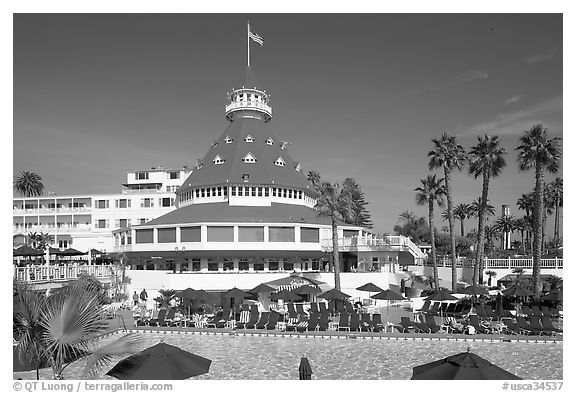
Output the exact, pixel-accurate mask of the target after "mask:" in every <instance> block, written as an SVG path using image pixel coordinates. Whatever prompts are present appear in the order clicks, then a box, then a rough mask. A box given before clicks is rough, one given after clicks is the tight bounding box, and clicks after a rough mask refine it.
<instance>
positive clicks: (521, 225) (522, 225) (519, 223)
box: [514, 218, 526, 255]
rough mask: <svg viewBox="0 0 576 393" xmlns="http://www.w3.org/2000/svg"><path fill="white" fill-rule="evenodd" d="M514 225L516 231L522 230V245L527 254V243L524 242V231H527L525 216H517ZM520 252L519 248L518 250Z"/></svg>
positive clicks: (524, 252)
mask: <svg viewBox="0 0 576 393" xmlns="http://www.w3.org/2000/svg"><path fill="white" fill-rule="evenodd" d="M514 227H515V228H516V231H519V232H520V239H521V244H520V245H521V247H522V254H524V255H526V243H525V242H524V232H525V231H526V222H525V221H524V218H516V219H515V220H514ZM516 252H518V250H516Z"/></svg>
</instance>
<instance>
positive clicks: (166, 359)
mask: <svg viewBox="0 0 576 393" xmlns="http://www.w3.org/2000/svg"><path fill="white" fill-rule="evenodd" d="M211 363H212V360H210V359H206V358H203V357H202V356H198V355H195V354H193V353H190V352H187V351H184V350H182V349H180V348H178V347H175V346H173V345H170V344H166V343H163V342H161V343H158V344H156V345H154V346H152V347H150V348H147V349H145V350H143V351H142V352H139V353H137V354H135V355H132V356H129V357H127V358H126V359H124V360H121V361H120V362H118V364H116V365H115V366H114V367H113V368H112V369H111V370H110V371H108V372H107V373H106V375H110V376H112V377H114V378H117V379H126V380H143V379H149V380H167V379H174V380H176V379H179V380H182V379H186V378H190V377H194V376H197V375H201V374H206V373H207V372H208V371H209V370H210V364H211Z"/></svg>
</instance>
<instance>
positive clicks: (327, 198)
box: [313, 181, 353, 290]
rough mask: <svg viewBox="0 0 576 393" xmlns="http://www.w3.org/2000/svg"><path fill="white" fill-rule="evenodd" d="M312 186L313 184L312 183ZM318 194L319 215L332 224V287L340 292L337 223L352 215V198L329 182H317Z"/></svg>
mask: <svg viewBox="0 0 576 393" xmlns="http://www.w3.org/2000/svg"><path fill="white" fill-rule="evenodd" d="M313 184H314V183H313ZM315 189H316V192H317V194H318V199H317V201H316V206H315V207H314V208H315V209H316V211H317V212H318V214H319V215H321V216H327V217H330V220H331V224H332V264H333V268H334V287H335V288H336V289H338V290H340V260H339V252H338V221H341V222H343V221H344V220H345V219H346V218H347V217H350V215H351V214H352V206H353V203H352V198H351V195H350V193H349V192H348V190H347V189H346V188H345V187H342V186H341V185H340V184H338V183H336V184H332V183H330V182H326V181H325V182H317V183H316V186H315Z"/></svg>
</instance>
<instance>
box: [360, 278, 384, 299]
mask: <svg viewBox="0 0 576 393" xmlns="http://www.w3.org/2000/svg"><path fill="white" fill-rule="evenodd" d="M356 289H357V290H358V291H363V292H368V297H371V296H370V295H372V292H382V291H383V289H382V288H380V287H379V286H378V285H376V284H373V283H371V282H369V283H367V284H364V285H361V286H359V287H358V288H356Z"/></svg>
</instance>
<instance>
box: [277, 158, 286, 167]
mask: <svg viewBox="0 0 576 393" xmlns="http://www.w3.org/2000/svg"><path fill="white" fill-rule="evenodd" d="M274 164H276V165H278V166H284V165H286V161H284V159H282V157H278V158H277V159H276V161H274Z"/></svg>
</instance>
